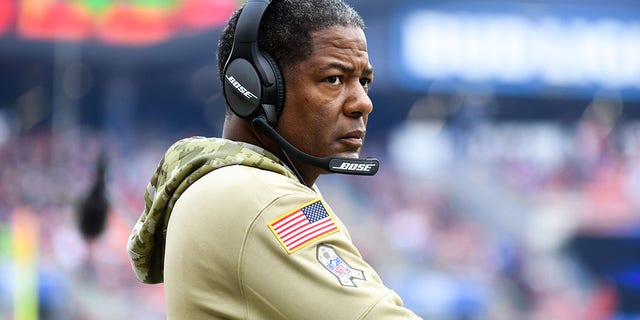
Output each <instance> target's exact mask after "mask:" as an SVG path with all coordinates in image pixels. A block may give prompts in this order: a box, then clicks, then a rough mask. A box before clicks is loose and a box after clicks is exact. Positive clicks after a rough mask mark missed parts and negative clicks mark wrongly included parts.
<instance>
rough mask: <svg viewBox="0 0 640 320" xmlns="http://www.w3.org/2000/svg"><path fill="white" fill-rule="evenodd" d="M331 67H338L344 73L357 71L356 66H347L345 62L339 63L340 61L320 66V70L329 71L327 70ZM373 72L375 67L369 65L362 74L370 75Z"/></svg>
mask: <svg viewBox="0 0 640 320" xmlns="http://www.w3.org/2000/svg"><path fill="white" fill-rule="evenodd" d="M331 69H338V70H340V71H342V72H344V73H355V71H356V69H355V68H354V67H350V66H347V65H345V64H343V63H339V62H332V63H330V64H328V65H326V66H324V67H322V68H320V71H327V70H331ZM372 74H373V67H371V66H369V67H367V68H366V69H365V70H363V72H362V75H364V76H369V75H372Z"/></svg>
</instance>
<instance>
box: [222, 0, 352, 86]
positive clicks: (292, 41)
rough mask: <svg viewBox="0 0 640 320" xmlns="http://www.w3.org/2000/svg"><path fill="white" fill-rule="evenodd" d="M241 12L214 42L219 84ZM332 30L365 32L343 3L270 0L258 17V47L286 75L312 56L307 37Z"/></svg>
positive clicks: (348, 7) (311, 47) (333, 0)
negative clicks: (288, 70) (350, 28)
mask: <svg viewBox="0 0 640 320" xmlns="http://www.w3.org/2000/svg"><path fill="white" fill-rule="evenodd" d="M241 11H242V8H240V9H239V10H237V11H236V12H235V13H234V14H233V15H232V16H231V18H230V19H229V22H228V23H227V26H226V28H225V29H224V30H223V31H222V35H221V37H220V41H219V42H218V77H219V80H220V82H221V83H222V82H223V76H224V75H223V72H224V66H225V63H226V62H227V59H228V58H229V55H230V54H231V47H232V46H233V36H234V32H235V29H236V24H237V22H238V16H239V15H240V12H241ZM334 26H347V27H358V28H360V29H362V30H364V28H365V25H364V21H363V20H362V17H361V16H360V14H358V12H356V11H355V10H354V9H353V8H352V7H351V6H349V5H348V4H346V3H345V2H344V1H343V0H273V1H272V3H271V4H270V5H269V7H268V8H267V9H266V11H265V13H264V16H263V17H262V22H261V24H260V29H259V31H258V47H259V48H260V50H262V51H264V52H266V53H268V54H269V55H270V56H271V57H273V59H274V60H275V61H276V63H277V64H278V66H279V67H280V68H281V69H282V70H283V72H285V73H286V70H287V69H289V68H291V67H293V66H295V65H296V64H297V63H299V62H301V61H302V60H304V59H306V58H307V57H308V56H309V55H311V53H312V52H313V42H312V41H311V33H313V32H315V31H319V30H323V29H327V28H330V27H334ZM223 85H224V84H223Z"/></svg>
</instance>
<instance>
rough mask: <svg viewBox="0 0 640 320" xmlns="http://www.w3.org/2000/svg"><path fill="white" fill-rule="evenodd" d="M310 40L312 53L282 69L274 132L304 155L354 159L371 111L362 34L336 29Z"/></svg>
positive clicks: (369, 73)
mask: <svg viewBox="0 0 640 320" xmlns="http://www.w3.org/2000/svg"><path fill="white" fill-rule="evenodd" d="M311 37H312V40H313V43H314V50H313V53H312V54H311V55H310V56H309V57H308V58H307V59H305V60H303V61H302V62H301V63H300V64H298V65H297V66H295V67H293V68H291V69H289V70H285V71H284V80H285V90H286V97H285V106H284V109H283V112H282V115H281V116H280V119H279V120H278V124H277V127H276V129H277V130H278V131H279V132H280V134H281V135H283V136H284V137H285V138H286V139H287V140H288V141H289V142H291V143H292V144H293V145H295V146H296V147H298V148H299V149H301V150H302V151H304V152H306V153H308V154H311V155H314V156H318V157H329V156H331V157H336V156H339V157H349V158H357V157H358V156H359V154H360V151H361V148H362V144H363V141H364V136H365V132H366V125H367V119H368V115H369V113H371V111H372V110H373V105H372V103H371V100H370V99H369V96H368V95H367V92H368V90H369V83H370V82H371V81H372V80H373V69H372V67H371V65H370V64H369V56H368V54H367V42H366V38H365V35H364V32H363V31H362V30H361V29H360V28H353V27H343V26H337V27H331V28H329V29H325V30H321V31H318V32H315V33H312V34H311Z"/></svg>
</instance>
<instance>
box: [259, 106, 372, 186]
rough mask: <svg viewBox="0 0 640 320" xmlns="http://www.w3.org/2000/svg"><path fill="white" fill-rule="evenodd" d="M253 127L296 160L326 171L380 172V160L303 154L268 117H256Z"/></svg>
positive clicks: (348, 172)
mask: <svg viewBox="0 0 640 320" xmlns="http://www.w3.org/2000/svg"><path fill="white" fill-rule="evenodd" d="M251 125H252V126H253V127H254V128H256V129H257V130H259V131H260V132H261V133H262V134H264V135H267V136H268V137H270V138H271V139H273V141H275V142H276V143H277V144H278V145H279V146H280V147H281V148H283V149H285V150H286V151H288V152H290V153H291V154H293V155H294V156H295V157H296V158H298V159H300V160H303V161H305V162H307V163H309V164H311V165H314V166H316V167H319V168H321V169H325V170H327V171H329V172H335V173H344V174H355V175H364V176H372V175H374V174H376V172H378V167H379V166H380V163H379V161H378V159H375V158H366V159H351V158H339V157H327V158H319V157H314V156H312V155H309V154H306V153H304V152H302V151H301V150H300V149H298V148H296V147H295V146H294V145H292V144H291V143H289V141H287V140H286V139H285V138H284V137H283V136H281V135H280V134H279V133H278V132H277V131H276V130H275V129H273V128H272V127H271V126H270V125H269V123H268V121H267V119H266V117H265V116H264V115H260V116H257V117H255V118H254V119H253V120H252V121H251Z"/></svg>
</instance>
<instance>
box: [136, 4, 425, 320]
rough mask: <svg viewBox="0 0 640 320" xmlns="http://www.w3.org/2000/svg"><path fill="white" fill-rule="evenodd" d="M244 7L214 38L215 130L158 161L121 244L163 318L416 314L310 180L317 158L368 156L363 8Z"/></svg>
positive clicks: (389, 318) (366, 166)
mask: <svg viewBox="0 0 640 320" xmlns="http://www.w3.org/2000/svg"><path fill="white" fill-rule="evenodd" d="M241 11H246V13H243V12H236V13H235V14H234V15H233V16H232V17H231V19H230V20H229V23H228V25H227V28H226V29H225V30H224V31H223V34H222V37H221V39H220V43H219V47H218V60H219V69H220V80H221V81H222V84H223V87H224V94H225V97H226V99H227V114H226V118H225V123H224V129H223V138H202V137H194V138H189V139H184V140H181V141H179V142H177V143H176V144H174V145H173V146H172V147H171V148H170V149H169V150H168V151H167V153H166V154H165V156H164V158H163V159H162V161H161V162H160V164H159V165H158V170H157V171H156V173H155V174H154V176H153V178H152V179H151V182H150V184H149V187H148V188H147V192H146V194H145V202H146V207H145V211H144V212H143V214H142V216H141V217H140V219H139V221H138V223H137V224H136V226H135V227H134V230H133V232H132V234H131V238H130V240H129V243H128V251H129V255H130V258H131V262H132V265H133V267H134V271H135V272H136V276H137V277H138V279H140V280H141V281H143V282H145V283H158V282H162V281H164V285H165V293H166V302H167V313H168V318H169V319H295V320H298V319H319V320H337V319H339V320H344V319H385V320H393V319H419V318H418V317H417V316H416V315H415V314H413V313H412V312H411V311H409V310H408V309H406V308H404V307H403V306H402V301H401V299H400V298H399V297H398V296H397V294H396V293H394V292H393V291H392V290H390V289H388V288H386V287H385V286H384V285H383V283H382V281H381V280H380V278H379V277H378V275H377V274H376V272H375V271H374V270H373V269H372V268H371V266H369V265H368V264H367V263H366V262H365V261H364V260H363V258H362V256H361V255H360V253H359V252H358V250H357V249H356V248H355V246H354V244H353V243H352V241H351V239H350V236H349V234H348V233H347V230H346V228H345V226H344V225H343V223H342V222H341V221H340V219H339V218H338V217H337V216H336V215H335V214H334V213H333V211H332V210H331V208H330V207H329V206H328V205H327V204H326V203H325V201H324V200H323V198H322V195H321V194H320V191H319V190H318V188H317V187H316V185H315V182H316V179H317V178H318V176H319V175H321V174H325V173H329V171H332V170H333V169H330V167H325V166H323V165H322V163H323V161H321V160H322V159H338V160H339V159H343V160H344V159H347V160H345V161H342V164H341V165H340V166H337V165H336V166H337V167H339V168H338V170H337V172H340V170H341V169H340V168H342V169H345V168H346V169H345V170H355V171H353V172H351V173H359V172H358V171H361V170H362V171H368V170H370V169H371V168H372V167H373V166H375V163H374V162H366V161H365V162H362V161H360V160H358V159H357V157H358V156H359V153H360V151H361V148H362V145H363V141H364V137H365V132H366V124H367V119H368V116H369V113H371V111H372V109H373V106H372V103H371V100H370V99H369V97H368V95H367V92H368V90H369V85H370V83H371V81H372V80H373V70H372V67H371V65H370V63H369V59H368V55H367V45H366V39H365V35H364V31H363V30H364V23H363V22H362V19H361V17H360V16H359V15H358V14H357V13H356V12H355V11H354V10H353V9H352V8H351V7H349V6H348V5H346V4H345V3H343V2H342V0H274V1H273V2H271V3H268V2H265V1H249V2H248V3H247V4H245V6H244V7H243V8H242V9H241ZM252 24H256V25H252ZM258 25H259V30H258ZM236 28H237V29H238V30H236ZM240 29H241V30H240ZM252 29H255V30H256V31H255V32H257V39H258V40H257V41H254V38H255V37H254V35H253V34H252V32H254V31H252ZM254 42H255V43H254ZM258 47H259V50H261V51H257V50H258ZM240 51H242V52H240ZM239 52H240V53H239ZM256 61H258V62H256ZM254 65H256V66H257V67H255V66H254ZM254 67H255V68H256V70H255V72H254V70H252V69H253V68H254ZM265 69H267V70H265ZM271 69H274V70H271ZM279 72H281V74H278V73H279ZM272 73H273V74H272ZM279 77H282V79H280V80H278V78H279ZM254 78H255V79H260V81H257V82H256V83H257V84H256V83H254V82H253V79H254ZM265 79H266V80H265ZM274 88H275V89H277V90H275V91H273V92H269V90H272V89H274ZM265 95H273V96H274V97H271V98H273V99H275V100H276V101H275V102H274V101H270V99H271V98H269V97H267V98H265V97H264V96H265ZM256 101H259V103H258V102H256ZM279 104H281V105H279ZM254 108H255V109H254ZM272 126H273V128H272ZM274 129H275V130H274ZM274 132H275V133H274ZM279 137H280V138H282V139H283V140H286V141H285V142H283V141H279V140H278V138H279ZM287 141H288V142H289V143H290V144H292V145H293V147H287V146H284V145H285V144H286V142H287ZM294 149H299V151H296V150H294ZM305 153H306V154H309V155H310V156H305V155H304V154H305ZM301 154H302V155H301ZM310 158H312V160H309V159H310ZM313 159H315V160H313ZM319 163H320V164H319ZM338 163H340V161H338ZM345 164H346V165H345ZM333 171H335V170H333Z"/></svg>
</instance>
